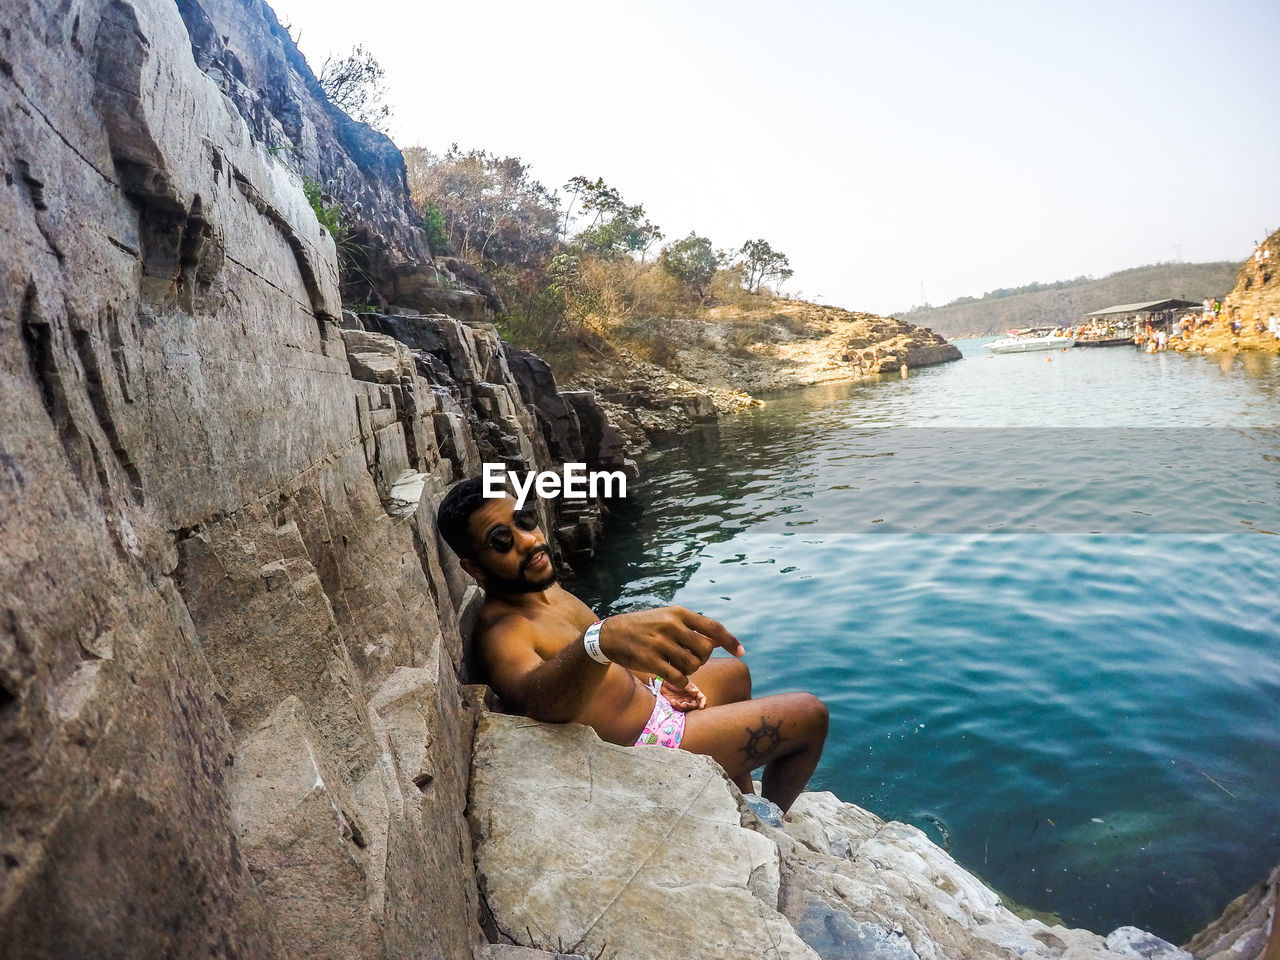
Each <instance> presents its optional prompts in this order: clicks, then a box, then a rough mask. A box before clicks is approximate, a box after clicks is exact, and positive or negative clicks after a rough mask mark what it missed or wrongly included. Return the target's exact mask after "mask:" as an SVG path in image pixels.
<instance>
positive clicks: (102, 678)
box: [0, 0, 595, 958]
mask: <svg viewBox="0 0 1280 960" xmlns="http://www.w3.org/2000/svg"><path fill="white" fill-rule="evenodd" d="M180 8H181V9H180ZM237 11H238V12H237ZM233 14H235V16H233ZM202 16H203V17H204V19H201V17H202ZM210 16H212V19H210ZM253 16H257V18H258V19H259V20H261V21H263V22H266V21H265V19H264V18H265V17H266V14H264V12H263V8H261V7H260V6H259V5H258V4H256V3H251V2H247V0H246V2H245V3H243V4H240V5H238V6H237V5H236V4H234V3H231V2H230V0H227V2H226V3H221V2H219V3H218V4H216V5H213V6H212V7H211V8H210V10H209V11H205V10H204V7H203V6H201V5H198V4H195V3H192V2H183V3H181V4H179V5H178V6H175V5H174V4H172V3H170V2H167V0H111V2H106V0H93V2H90V0H84V2H74V0H73V2H68V3H63V4H58V5H53V4H45V3H37V2H34V0H8V2H6V3H5V4H4V5H3V6H2V7H0V171H2V172H3V180H2V181H0V191H2V192H3V198H2V200H0V271H3V275H2V276H0V411H2V413H0V418H2V419H0V544H3V546H2V547H0V770H3V772H4V787H3V789H0V945H3V946H0V953H3V954H4V955H5V956H22V957H33V958H36V957H77V958H79V957H90V956H93V957H125V956H131V957H162V956H169V957H244V958H250V957H252V958H271V957H298V958H303V957H305V958H317V957H352V958H355V957H360V958H371V957H388V958H389V957H442V956H449V957H452V956H469V955H470V953H471V947H472V945H473V944H475V943H477V942H479V941H481V940H482V939H483V935H482V933H481V931H480V927H479V926H478V913H477V911H478V901H477V895H476V889H475V881H474V876H473V871H472V856H471V841H470V835H469V833H468V831H467V829H466V826H465V820H464V817H463V810H464V805H465V795H466V785H467V777H468V771H469V755H470V741H471V729H472V722H471V720H470V719H469V718H470V716H471V714H470V713H469V711H468V710H467V709H466V708H465V706H464V704H463V699H464V698H463V696H462V693H461V692H460V681H461V676H460V675H461V674H462V673H463V671H464V669H465V667H464V656H463V632H462V630H461V629H460V623H465V620H466V617H467V613H468V611H469V610H470V609H471V608H472V606H473V605H474V603H475V601H476V599H477V596H476V591H475V588H474V586H471V585H470V582H469V580H468V578H466V577H465V575H463V574H462V573H461V571H460V570H459V569H458V567H457V565H456V563H455V561H454V559H453V557H452V555H451V554H449V552H448V551H447V549H445V550H442V549H441V548H440V547H439V546H438V544H437V537H436V531H435V526H434V524H435V521H434V513H435V505H436V504H437V503H438V501H439V498H440V496H441V495H442V494H443V493H444V491H445V490H446V489H447V487H448V485H449V484H451V483H452V482H454V481H456V480H457V479H459V478H461V477H462V476H464V475H465V474H467V473H473V472H475V471H476V470H477V469H478V468H479V464H480V462H481V461H482V459H485V458H495V457H496V458H499V459H502V460H503V461H505V462H507V463H508V464H510V465H511V466H513V467H515V466H520V467H524V468H543V469H545V468H548V467H550V466H551V465H552V462H551V460H550V459H549V457H548V453H547V448H546V443H545V439H544V437H543V434H542V431H541V430H540V429H539V428H538V426H537V424H536V422H535V419H534V416H533V415H532V414H531V413H530V412H529V410H528V409H527V408H526V406H525V404H524V401H523V400H522V398H521V394H520V390H519V387H518V385H517V383H516V381H515V379H514V378H513V377H512V375H511V372H510V369H509V367H508V366H507V363H506V360H505V355H504V353H503V348H502V344H501V342H500V341H499V339H498V337H497V334H496V333H495V331H494V330H493V328H492V326H490V325H488V324H485V323H478V322H472V323H463V322H459V321H458V320H455V319H452V318H450V317H446V316H439V315H431V316H421V317H396V318H382V320H379V319H378V318H376V317H369V318H368V320H369V323H368V327H369V329H365V326H366V324H364V323H362V322H361V321H359V320H357V319H356V318H354V317H352V316H350V315H347V317H346V318H345V319H344V316H343V313H342V310H341V305H340V303H339V297H338V283H337V268H336V263H337V260H336V255H335V247H334V243H333V240H332V239H331V238H330V237H329V236H328V234H327V233H325V232H324V231H323V230H322V229H321V227H320V226H319V225H318V223H317V221H316V217H315V215H314V213H313V211H312V209H311V207H310V206H309V205H308V203H307V201H306V199H305V198H304V196H303V192H302V189H301V178H300V176H299V172H298V171H297V170H295V169H293V166H291V165H289V164H287V163H285V162H284V161H285V160H286V159H287V158H284V157H282V156H281V155H280V152H279V150H277V149H276V148H275V146H274V145H273V144H272V143H271V141H270V137H269V136H268V135H267V134H268V133H270V132H271V131H273V130H275V129H276V127H279V126H280V125H281V124H282V123H285V121H287V120H288V118H289V116H291V114H290V113H289V110H290V109H291V108H290V107H289V102H286V100H283V99H282V100H279V102H276V100H273V99H272V97H274V96H275V92H278V91H276V89H275V87H273V86H272V84H273V83H275V82H276V81H277V80H278V81H280V82H282V83H283V82H285V81H286V80H287V78H285V79H281V77H274V76H273V75H271V74H270V73H269V71H268V72H267V73H263V74H261V75H259V74H258V73H255V70H257V69H258V67H255V66H254V64H259V65H260V64H261V63H264V62H265V63H272V62H275V61H273V60H271V58H269V57H268V58H266V59H265V60H264V59H262V58H258V59H255V57H254V55H253V51H252V50H250V51H248V52H246V51H245V50H243V49H241V50H240V51H239V53H238V54H237V53H236V51H235V50H234V49H233V46H232V43H233V41H234V42H238V43H240V44H242V45H243V44H249V45H252V44H253V43H265V44H270V43H276V42H278V39H279V38H278V37H276V36H275V34H273V33H270V32H269V31H268V33H266V34H264V35H263V36H262V37H257V38H255V37H253V36H251V35H249V34H247V33H245V34H243V35H242V34H236V33H234V31H222V32H219V30H218V29H215V28H214V27H213V26H210V24H213V23H214V21H217V20H219V19H221V20H225V21H227V22H231V21H232V20H235V19H236V17H239V21H237V22H240V21H243V22H245V23H247V22H249V21H250V20H251V19H252V17H253ZM184 18H185V19H184ZM271 22H274V21H273V20H272V21H271ZM200 24H204V25H205V26H204V27H201V28H200V29H201V31H203V32H200V31H197V35H196V36H194V37H193V35H192V34H189V32H188V27H189V26H191V25H195V26H199V25H200ZM242 25H243V24H242ZM206 27H207V29H205V28H206ZM246 29H247V28H246ZM228 37H230V39H227V38H228ZM202 51H203V52H204V54H208V53H209V51H214V54H216V55H213V54H209V55H207V56H203V59H202V60H201V61H200V62H197V57H201V56H202ZM237 71H238V72H237ZM282 76H283V75H282ZM255 90H256V91H257V92H258V93H257V95H258V96H259V98H260V99H259V100H258V101H254V100H253V99H252V96H251V94H253V92H254V91H255ZM273 91H274V92H273ZM277 99H278V98H277ZM290 102H293V103H294V105H295V107H296V106H297V103H298V101H296V100H295V101H290ZM255 103H256V104H257V106H256V107H255V105H254V104H255ZM255 110H257V111H259V113H260V114H261V115H260V116H257V115H256V114H255V112H254V111H255ZM246 114H248V115H250V119H253V117H254V116H257V122H256V123H249V122H247V121H246ZM282 118H283V119H282ZM295 119H296V121H297V122H296V129H295V130H294V131H293V132H294V134H295V135H296V136H297V137H301V138H302V139H303V140H305V139H306V135H307V134H306V131H307V130H308V129H311V127H316V126H323V124H320V125H317V124H314V123H312V121H311V120H309V119H308V118H307V117H306V116H305V115H299V116H298V117H296V118H295ZM331 119H332V118H329V120H326V121H325V122H326V123H327V122H329V121H330V120H331ZM308 124H311V127H309V126H308ZM286 126H287V124H286ZM264 131H265V132H264ZM313 139H314V140H315V141H316V142H318V143H320V144H321V147H319V148H317V149H319V150H320V154H319V155H325V151H326V150H336V149H337V147H335V146H333V143H336V142H337V141H333V142H332V143H331V142H330V141H328V140H325V138H324V137H323V136H320V135H316V136H314V137H313ZM325 144H328V146H325ZM348 160H350V158H349V157H348V158H346V159H344V160H343V161H342V162H343V163H346V162H348ZM335 162H336V161H335ZM350 162H355V161H353V160H352V161H350ZM366 172H367V171H366ZM368 176H370V177H372V176H373V174H371V173H370V174H368ZM370 184H371V185H370V186H369V187H368V190H369V191H370V194H369V195H370V196H375V197H376V196H377V195H378V190H379V189H381V188H380V187H378V186H377V185H376V184H372V181H370ZM393 186H394V185H393ZM387 189H389V190H390V189H392V188H387ZM393 192H394V191H393ZM397 229H398V228H396V227H395V224H394V223H392V224H391V225H390V226H388V227H387V231H388V237H389V239H388V240H387V249H388V250H398V251H400V253H401V254H404V255H405V256H408V254H409V253H411V252H412V251H411V250H410V247H409V246H408V245H407V244H408V241H407V240H404V239H403V237H400V234H399V233H398V232H397ZM397 238H399V239H397ZM379 331H383V332H379ZM389 334H391V335H389ZM428 334H429V335H430V337H431V338H432V342H431V343H430V344H429V345H426V344H424V343H423V342H421V341H422V340H423V338H425V337H426V336H427V335H428ZM552 388H553V389H554V386H553V387H552ZM587 455H588V456H594V455H595V452H594V451H587ZM588 519H590V518H588ZM549 522H550V523H554V522H556V521H554V518H549Z"/></svg>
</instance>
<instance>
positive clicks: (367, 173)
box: [177, 0, 501, 319]
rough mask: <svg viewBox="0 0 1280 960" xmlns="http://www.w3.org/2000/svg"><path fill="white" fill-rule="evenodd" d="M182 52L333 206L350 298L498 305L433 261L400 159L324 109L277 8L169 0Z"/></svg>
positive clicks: (484, 310) (482, 310) (238, 1)
mask: <svg viewBox="0 0 1280 960" xmlns="http://www.w3.org/2000/svg"><path fill="white" fill-rule="evenodd" d="M177 6H178V11H179V13H180V14H181V15H182V19H183V21H184V22H185V23H186V25H187V29H188V32H189V41H188V42H189V45H190V51H191V53H190V56H191V57H193V58H194V59H195V61H196V64H197V65H198V66H199V68H200V69H201V70H202V71H203V72H204V73H205V75H206V76H207V77H209V79H210V80H212V81H213V82H214V83H215V84H216V85H217V88H218V90H219V91H221V93H222V94H223V95H224V97H226V103H227V105H229V106H231V107H233V108H234V109H235V111H236V112H237V113H239V114H240V116H241V118H242V119H243V120H244V121H245V124H246V125H247V127H248V129H249V133H250V136H252V138H253V139H254V140H255V141H256V142H258V143H260V144H263V145H264V146H265V147H266V148H267V149H268V151H270V152H271V154H272V156H273V157H274V158H275V159H276V160H277V161H278V162H279V163H281V164H282V165H285V166H287V167H289V168H290V169H292V170H293V171H294V172H296V173H297V174H298V175H299V176H305V177H309V178H311V179H312V180H314V181H315V182H316V184H317V185H318V186H319V187H320V188H321V189H322V190H323V191H324V194H325V197H326V199H327V201H328V202H330V203H334V204H336V205H337V206H339V207H340V209H341V220H342V222H343V225H344V230H345V236H344V238H343V242H342V251H341V252H342V255H343V256H344V257H345V258H347V259H348V260H349V261H350V262H351V263H352V264H353V265H354V266H355V267H357V268H358V269H353V270H349V271H348V272H347V277H348V280H347V284H348V289H346V290H344V293H345V294H346V295H347V298H348V299H352V300H357V301H362V302H367V303H372V304H376V305H381V306H388V305H394V306H399V307H405V308H408V309H410V310H413V311H419V312H425V313H431V312H436V311H440V312H445V313H448V314H450V315H452V316H455V317H459V318H464V319H483V318H484V317H486V316H488V315H490V311H491V310H494V309H501V301H500V300H499V299H498V295H497V293H496V291H494V289H493V287H492V285H490V284H489V283H488V281H487V279H486V278H484V277H482V276H479V275H477V274H476V273H475V271H474V270H471V269H469V268H468V267H467V266H466V265H465V264H461V263H459V262H458V261H454V260H451V259H448V258H442V259H441V260H440V261H439V262H436V261H435V260H434V259H433V257H432V251H431V250H430V249H429V247H428V245H427V241H426V237H425V235H424V233H423V231H422V229H421V221H420V218H419V217H418V215H417V214H416V213H415V212H414V210H413V208H412V207H411V205H410V204H409V199H408V188H407V184H406V179H405V165H404V157H403V156H402V155H401V153H400V151H399V149H397V148H396V146H395V144H393V143H392V142H391V141H390V140H389V139H388V138H387V137H386V136H384V135H383V134H381V133H378V132H377V131H376V130H372V129H370V128H369V127H367V126H365V125H364V124H362V123H357V122H355V121H353V120H352V119H351V118H350V117H348V116H347V115H346V114H345V113H343V112H342V111H341V110H338V109H337V108H335V107H334V106H332V105H331V104H330V103H329V101H328V99H327V98H326V97H325V96H324V93H323V92H322V91H321V89H320V86H319V84H318V83H317V81H316V78H315V75H314V74H313V73H312V71H311V68H310V67H309V66H308V65H307V62H306V60H304V59H303V57H302V55H301V54H300V53H299V52H298V49H297V47H296V46H295V45H294V43H293V41H292V40H291V39H290V37H289V35H288V33H287V32H286V31H285V30H284V29H283V28H282V27H281V26H280V24H279V23H278V22H277V20H276V17H275V14H274V13H272V11H271V9H270V8H269V7H268V6H267V5H266V4H264V3H261V2H258V0H177Z"/></svg>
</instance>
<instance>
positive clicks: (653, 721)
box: [636, 693, 684, 750]
mask: <svg viewBox="0 0 1280 960" xmlns="http://www.w3.org/2000/svg"><path fill="white" fill-rule="evenodd" d="M683 739H684V714H683V713H681V712H680V711H679V710H677V709H676V708H675V707H673V706H672V705H671V701H670V700H668V699H667V698H666V697H664V696H663V695H662V694H660V693H658V694H655V695H654V701H653V713H651V714H650V715H649V722H648V723H646V724H645V725H644V732H643V733H642V734H640V737H639V739H637V740H636V746H637V747H638V746H640V745H641V744H645V743H647V744H656V745H658V746H659V747H670V748H671V749H672V750H674V749H676V748H677V747H678V746H680V741H681V740H683Z"/></svg>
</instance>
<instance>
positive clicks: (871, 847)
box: [467, 713, 1191, 960]
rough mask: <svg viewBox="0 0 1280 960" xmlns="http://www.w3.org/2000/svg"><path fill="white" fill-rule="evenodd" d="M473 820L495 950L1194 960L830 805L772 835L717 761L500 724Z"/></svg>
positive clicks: (482, 764) (482, 751)
mask: <svg viewBox="0 0 1280 960" xmlns="http://www.w3.org/2000/svg"><path fill="white" fill-rule="evenodd" d="M467 816H468V820H469V822H470V825H471V831H472V837H473V840H474V849H475V857H476V867H477V872H478V875H479V879H480V890H481V894H482V897H483V901H484V903H483V907H482V912H483V914H484V920H485V926H486V928H487V933H488V934H489V936H490V938H491V939H493V940H497V941H500V942H502V943H508V944H516V945H519V946H523V947H525V948H530V949H536V950H542V951H549V952H553V953H554V952H557V951H558V952H563V953H572V954H578V955H581V956H584V957H592V958H596V957H599V958H614V957H616V958H620V960H621V958H646V957H653V958H658V957H673V956H678V957H681V958H682V960H702V958H706V960H712V958H716V960H720V958H724V960H742V958H744V957H770V958H822V960H834V958H840V960H858V958H865V960H911V958H916V960H934V958H956V960H959V958H966V960H969V958H975V960H976V958H1015V957H1016V958H1032V957H1043V958H1046V960H1048V958H1067V960H1077V958H1079V960H1085V958H1119V957H1127V958H1133V957H1144V958H1149V960H1190V957H1191V955H1190V954H1188V953H1186V952H1184V951H1182V950H1180V949H1179V948H1177V947H1175V946H1173V945H1172V944H1169V943H1166V942H1165V941H1163V940H1161V939H1159V938H1158V937H1155V936H1153V935H1152V934H1149V933H1146V932H1145V931H1141V930H1136V929H1133V928H1128V927H1125V928H1121V929H1119V930H1116V931H1114V932H1112V934H1111V935H1110V936H1108V937H1106V938H1103V937H1101V936H1099V935H1098V934H1096V933H1091V932H1089V931H1087V930H1075V929H1068V928H1066V927H1061V926H1054V927H1049V926H1046V925H1045V924H1043V923H1041V922H1040V921H1037V920H1022V919H1020V918H1018V917H1017V916H1015V915H1014V914H1013V913H1011V912H1010V911H1009V910H1007V909H1006V908H1005V907H1004V906H1003V905H1002V904H1001V903H1000V899H999V897H998V896H997V895H996V894H995V893H994V892H992V891H991V890H990V889H988V888H987V887H986V886H985V885H984V884H983V883H982V882H981V881H980V880H978V878H976V877H974V876H973V875H972V874H970V873H968V872H967V871H966V870H964V869H963V868H962V867H961V866H960V865H959V864H957V863H956V862H955V861H954V860H953V859H952V858H951V857H950V856H949V855H948V854H947V853H946V852H945V851H943V850H942V849H941V848H939V847H937V846H936V845H934V844H933V843H932V842H931V841H930V840H929V839H928V837H926V836H925V835H924V834H923V833H922V832H921V831H919V830H917V829H916V828H915V827H912V826H909V825H907V824H903V823H896V822H885V821H883V820H881V819H880V818H879V817H877V816H875V815H874V814H871V813H868V812H867V811H866V810H863V809H861V808H859V807H856V806H854V805H853V804H850V803H843V802H841V801H840V800H839V799H838V798H837V797H835V796H834V795H833V794H831V793H806V794H803V795H801V797H800V798H799V799H798V800H797V801H796V803H795V805H794V806H793V807H792V809H791V812H790V813H789V815H788V816H787V819H786V821H785V822H784V823H783V826H782V827H781V828H780V829H779V828H774V827H770V826H767V825H765V824H764V823H763V822H761V821H760V820H759V819H758V818H757V817H756V816H755V814H753V813H751V812H750V810H749V809H748V808H747V807H746V805H745V803H743V801H742V797H741V794H739V793H738V791H737V789H736V788H735V787H734V786H733V785H732V784H731V783H730V782H729V781H728V780H727V779H726V778H725V776H724V773H723V771H722V770H721V769H720V767H719V765H718V764H716V763H715V762H714V761H712V760H711V759H710V758H708V757H702V756H696V755H694V754H691V753H686V752H684V751H680V750H676V751H672V750H665V749H663V748H661V747H620V746H617V745H614V744H610V743H604V742H602V741H601V740H600V739H599V737H597V736H596V734H595V732H594V731H593V730H591V729H590V728H588V727H582V726H578V725H576V724H564V725H553V724H543V723H537V722H534V721H531V720H527V719H524V718H520V717H509V716H504V715H501V714H496V713H485V714H484V715H483V716H482V717H481V718H480V722H479V725H478V729H477V732H476V743H475V753H474V760H473V769H472V779H471V793H470V798H469V802H468V808H467Z"/></svg>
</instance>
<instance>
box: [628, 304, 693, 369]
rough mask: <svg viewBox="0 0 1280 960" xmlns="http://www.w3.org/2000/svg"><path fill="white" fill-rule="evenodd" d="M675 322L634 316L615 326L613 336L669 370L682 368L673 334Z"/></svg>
mask: <svg viewBox="0 0 1280 960" xmlns="http://www.w3.org/2000/svg"><path fill="white" fill-rule="evenodd" d="M673 326H674V324H671V323H665V322H663V321H661V320H651V319H648V318H643V317H634V318H632V319H630V320H628V321H627V322H625V323H621V324H618V325H617V326H615V327H614V328H613V336H614V337H615V338H616V339H617V340H618V341H619V342H621V343H622V344H624V345H625V346H626V347H627V348H628V349H630V350H631V351H632V352H633V353H635V354H637V355H638V356H640V357H641V358H642V359H644V360H648V361H649V362H650V363H656V364H658V366H660V367H666V368H667V369H669V370H679V369H680V351H679V350H678V348H677V347H676V342H675V340H676V338H675V337H674V336H673V335H672V334H673V329H672V328H673Z"/></svg>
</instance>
